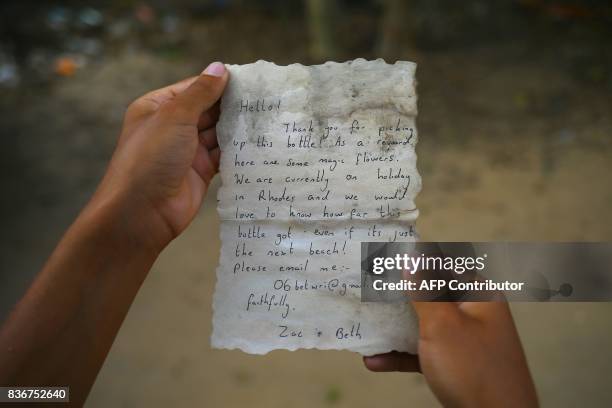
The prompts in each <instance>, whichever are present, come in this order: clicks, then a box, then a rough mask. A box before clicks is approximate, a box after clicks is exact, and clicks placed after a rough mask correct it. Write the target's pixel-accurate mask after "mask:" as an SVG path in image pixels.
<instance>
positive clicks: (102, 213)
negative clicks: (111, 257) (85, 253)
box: [75, 192, 171, 258]
mask: <svg viewBox="0 0 612 408" xmlns="http://www.w3.org/2000/svg"><path fill="white" fill-rule="evenodd" d="M75 224H76V226H77V228H86V229H87V230H89V231H91V232H93V233H95V234H96V235H97V236H98V237H99V238H100V239H101V241H102V242H104V243H105V244H108V245H109V246H110V247H113V248H114V249H115V250H116V251H120V252H124V251H128V252H130V253H132V254H133V253H134V251H138V253H139V254H141V255H143V256H148V257H154V258H157V256H158V255H159V253H160V252H161V251H162V250H163V249H164V248H165V247H166V245H168V243H169V242H170V240H171V234H170V233H169V231H168V229H167V227H166V225H165V224H164V223H163V221H162V220H161V219H160V217H159V216H158V215H157V213H156V212H155V211H154V210H153V209H151V208H150V205H149V203H147V202H146V200H142V202H139V200H138V199H137V198H136V195H135V194H134V193H128V192H125V193H122V192H116V193H111V194H109V193H108V192H103V193H101V192H96V194H94V197H93V198H92V199H91V201H90V202H89V203H88V204H87V205H86V207H85V208H84V209H83V211H82V213H81V214H80V215H79V217H78V218H77V220H76V222H75Z"/></svg>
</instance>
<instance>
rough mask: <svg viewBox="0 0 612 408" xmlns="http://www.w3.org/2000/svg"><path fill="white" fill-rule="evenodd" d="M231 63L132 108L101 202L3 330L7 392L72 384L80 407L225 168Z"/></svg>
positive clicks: (2, 381)
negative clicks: (220, 121)
mask: <svg viewBox="0 0 612 408" xmlns="http://www.w3.org/2000/svg"><path fill="white" fill-rule="evenodd" d="M227 81H228V73H227V72H226V71H225V69H224V67H223V65H222V64H219V63H216V64H211V66H209V67H208V68H207V71H206V72H205V73H203V74H202V75H199V76H197V77H193V78H189V79H186V80H184V81H181V82H179V83H177V84H174V85H171V86H169V87H166V88H163V89H160V90H157V91H153V92H150V93H148V94H146V95H144V96H143V97H141V98H139V99H138V100H136V101H135V102H133V103H132V104H131V105H130V107H129V108H128V110H127V112H126V114H125V120H124V125H123V129H122V132H121V136H120V137H119V141H118V143H117V148H116V150H115V152H114V154H113V157H112V159H111V161H110V164H109V166H108V169H107V172H106V174H105V176H104V178H103V180H102V182H101V183H100V186H99V187H98V189H97V191H96V192H95V194H94V196H93V197H92V199H91V200H90V202H89V203H88V204H87V206H86V207H85V208H84V209H83V211H82V212H81V214H80V215H79V217H78V218H77V220H76V221H75V222H74V223H73V225H72V226H71V227H70V228H69V229H68V231H67V232H66V234H65V235H64V237H63V238H62V240H61V242H60V243H59V245H58V246H57V248H56V249H55V251H54V252H53V254H52V255H51V257H50V258H49V260H48V261H47V263H46V265H45V266H44V268H43V270H42V271H41V272H40V273H39V274H38V276H37V277H36V279H35V281H34V283H33V284H32V286H31V287H30V288H29V290H28V291H27V293H26V295H25V296H24V297H23V299H22V300H21V301H20V302H19V303H18V305H17V306H16V308H15V310H14V311H13V312H12V313H11V315H10V316H9V318H8V320H7V321H6V322H5V323H4V325H3V327H2V329H1V330H0V385H11V386H16V385H23V386H32V385H36V386H44V385H49V386H52V385H68V386H70V401H71V404H73V405H75V406H81V405H83V403H84V402H85V399H86V398H87V394H88V393H89V390H90V388H91V386H92V384H93V382H94V380H95V378H96V375H97V374H98V371H99V370H100V367H101V366H102V363H103V362H104V359H105V358H106V355H107V353H108V351H109V349H110V347H111V345H112V343H113V340H114V338H115V335H116V334H117V331H118V330H119V327H120V326H121V323H122V321H123V319H124V318H125V315H126V313H127V311H128V309H129V307H130V305H131V303H132V301H133V300H134V296H135V295H136V292H137V291H138V289H139V288H140V285H141V283H142V281H143V280H144V278H145V277H146V275H147V273H148V271H149V269H150V268H151V266H152V265H153V262H154V261H155V259H156V258H157V256H158V255H159V253H160V252H161V251H162V250H163V249H164V247H165V246H166V245H167V244H168V243H169V242H170V241H171V240H172V239H174V238H175V237H176V236H178V235H179V234H180V233H181V232H182V231H183V230H184V229H185V228H186V227H187V225H188V224H189V223H190V222H191V220H192V219H193V217H194V216H195V215H196V212H197V211H198V209H199V207H200V203H201V202H202V198H203V196H204V194H206V190H207V188H208V185H209V184H210V181H211V179H212V177H213V176H214V175H215V173H216V172H217V168H218V165H219V154H220V153H219V147H218V146H217V137H216V134H215V124H216V121H217V118H218V113H219V108H218V100H219V98H220V97H221V94H222V93H223V89H224V88H225V85H226V83H227Z"/></svg>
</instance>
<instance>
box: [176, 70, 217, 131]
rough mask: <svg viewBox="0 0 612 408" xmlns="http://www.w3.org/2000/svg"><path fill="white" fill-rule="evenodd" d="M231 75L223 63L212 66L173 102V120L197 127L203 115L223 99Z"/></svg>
mask: <svg viewBox="0 0 612 408" xmlns="http://www.w3.org/2000/svg"><path fill="white" fill-rule="evenodd" d="M228 79H229V73H228V71H227V69H226V68H225V65H224V64H223V63H221V62H213V63H212V64H210V65H209V66H208V67H207V68H206V69H205V70H204V71H203V72H202V74H200V76H199V77H197V79H196V80H195V81H194V82H193V83H192V84H191V85H189V87H187V88H186V89H185V90H183V91H182V92H181V93H179V94H178V95H177V96H176V97H175V98H174V100H173V101H172V105H173V109H172V111H173V118H174V120H175V121H176V122H178V123H182V124H192V125H194V126H196V125H197V124H198V120H199V118H200V116H201V115H202V113H204V112H205V111H207V110H208V109H210V108H211V107H212V106H213V105H214V104H215V102H217V101H218V100H219V98H221V95H222V94H223V90H224V89H225V86H226V85H227V81H228Z"/></svg>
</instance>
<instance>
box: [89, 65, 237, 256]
mask: <svg viewBox="0 0 612 408" xmlns="http://www.w3.org/2000/svg"><path fill="white" fill-rule="evenodd" d="M228 77H229V75H228V72H227V70H226V69H225V66H224V65H223V64H222V63H219V62H215V63H212V64H210V65H209V66H208V68H206V69H205V70H204V72H202V74H201V75H199V76H196V77H192V78H188V79H185V80H183V81H181V82H178V83H176V84H174V85H170V86H168V87H165V88H162V89H158V90H156V91H152V92H149V93H147V94H146V95H144V96H142V97H140V98H138V99H136V100H135V101H134V102H133V103H132V104H131V105H130V106H129V107H128V109H127V112H126V114H125V118H124V124H123V128H122V131H121V135H120V137H119V141H118V144H117V147H116V150H115V152H114V154H113V157H112V159H111V161H110V164H109V167H108V169H107V172H106V174H105V176H104V178H103V180H102V182H101V184H100V186H99V187H98V189H97V191H96V193H95V194H94V196H93V198H92V200H91V202H90V203H89V204H88V206H87V208H86V210H85V212H87V211H89V212H96V211H99V210H104V209H108V208H111V211H113V212H114V213H115V214H117V215H118V217H115V218H119V219H120V220H121V222H122V223H124V224H126V227H127V229H128V230H129V231H128V233H129V234H133V235H134V236H135V237H136V238H137V239H139V240H146V241H147V242H146V244H147V245H148V246H149V247H150V248H152V249H153V250H154V251H161V249H163V248H164V247H165V246H166V245H167V244H168V243H169V242H170V241H171V240H172V239H173V238H175V237H176V236H177V235H179V234H180V233H181V232H182V231H183V230H184V229H185V228H186V227H187V225H188V224H189V223H190V222H191V220H192V219H193V217H194V216H195V214H196V213H197V211H198V209H199V207H200V204H201V202H202V198H203V196H204V195H205V194H206V190H207V188H208V185H209V184H210V181H211V179H212V177H213V176H214V175H215V173H216V172H217V170H218V167H219V154H220V152H219V147H218V144H217V136H216V132H215V124H216V122H217V119H218V116H219V104H218V100H219V98H220V97H221V94H222V93H223V90H224V88H225V85H226V84H227V81H228Z"/></svg>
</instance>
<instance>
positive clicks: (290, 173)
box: [212, 59, 421, 355]
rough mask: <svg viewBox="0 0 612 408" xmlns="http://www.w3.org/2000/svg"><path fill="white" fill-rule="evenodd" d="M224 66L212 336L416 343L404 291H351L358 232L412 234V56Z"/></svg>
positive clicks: (360, 344)
mask: <svg viewBox="0 0 612 408" xmlns="http://www.w3.org/2000/svg"><path fill="white" fill-rule="evenodd" d="M228 69H229V71H230V82H229V85H228V88H227V89H226V91H225V94H224V96H223V99H222V103H221V117H220V120H219V123H218V125H217V138H218V140H219V145H220V148H221V152H222V155H221V165H220V175H221V183H222V185H221V188H220V189H219V193H218V201H219V203H218V211H219V216H220V218H221V242H222V247H221V256H220V262H219V267H218V269H217V286H216V290H215V294H214V314H213V333H212V345H213V347H217V348H229V349H233V348H238V349H241V350H243V351H245V352H248V353H255V354H264V353H267V352H269V351H271V350H274V349H288V350H296V349H299V348H318V349H347V350H353V351H357V352H359V353H362V354H365V355H372V354H377V353H383V352H387V351H391V350H399V351H409V352H416V339H417V322H416V318H415V316H414V313H413V311H412V309H411V308H410V307H409V306H408V305H406V304H404V303H397V304H383V303H362V302H361V301H360V267H361V259H360V242H361V241H415V240H416V239H417V235H416V230H415V221H416V218H417V216H418V210H417V208H416V206H415V203H414V199H415V196H416V195H417V194H418V192H419V190H420V188H421V179H420V176H419V174H418V172H417V169H416V153H415V144H416V142H417V131H416V127H415V117H416V115H417V108H416V91H415V80H414V73H415V69H416V66H415V64H413V63H411V62H397V63H395V64H393V65H391V64H386V63H385V62H384V61H382V60H376V61H366V60H362V59H358V60H355V61H351V62H347V63H343V64H341V63H335V62H327V63H325V64H323V65H316V66H303V65H299V64H293V65H289V66H277V65H275V64H273V63H269V62H264V61H258V62H256V63H254V64H248V65H229V66H228Z"/></svg>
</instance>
